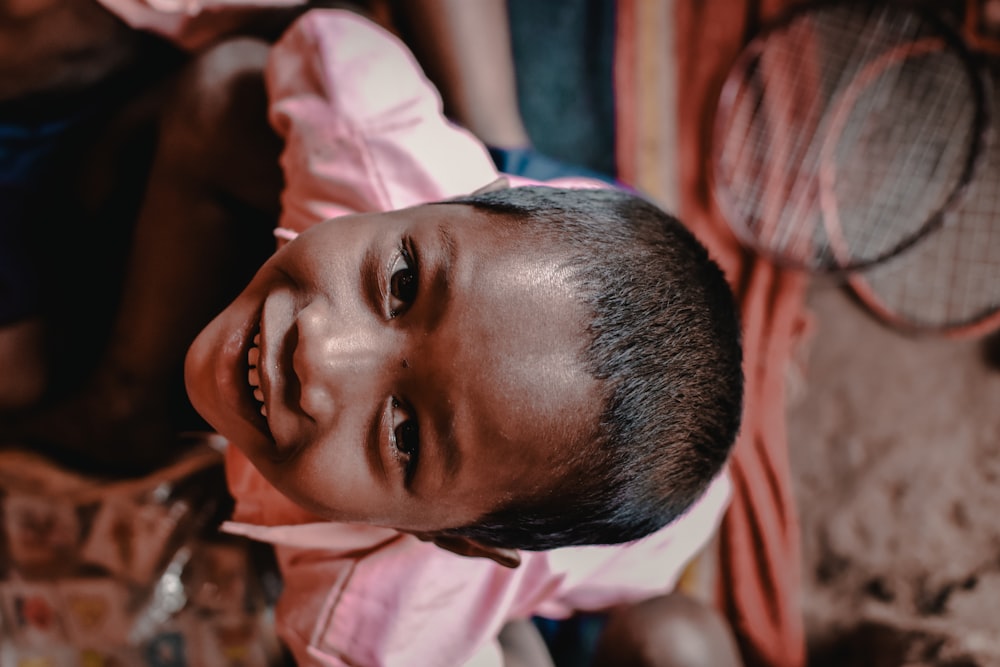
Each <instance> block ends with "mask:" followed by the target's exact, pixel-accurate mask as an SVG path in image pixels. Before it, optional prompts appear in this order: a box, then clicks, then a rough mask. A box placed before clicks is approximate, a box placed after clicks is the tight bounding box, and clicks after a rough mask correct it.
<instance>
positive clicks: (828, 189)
mask: <svg viewBox="0 0 1000 667" xmlns="http://www.w3.org/2000/svg"><path fill="white" fill-rule="evenodd" d="M984 86H985V84H984V82H983V78H982V74H981V72H980V62H979V60H978V58H977V57H976V56H975V55H974V54H972V53H971V52H970V51H969V50H968V49H967V48H966V47H965V45H964V43H963V41H962V38H961V36H960V35H959V34H958V32H957V31H956V30H955V29H953V28H952V27H951V26H950V24H948V23H947V22H946V21H944V20H943V19H942V18H941V17H939V16H938V15H937V14H935V13H933V12H931V11H930V10H929V9H927V8H925V7H923V6H920V5H914V4H910V3H895V2H888V3H879V4H872V3H867V2H819V3H810V4H807V5H800V6H796V7H795V8H793V9H792V10H791V11H790V12H788V13H787V14H785V15H784V16H783V17H782V18H780V19H779V20H778V21H776V22H774V23H773V24H771V25H769V26H768V27H766V28H764V29H763V30H762V31H761V32H760V33H758V34H757V35H756V36H755V37H753V38H752V39H751V40H750V41H749V43H748V44H747V45H746V47H745V48H744V49H743V50H742V52H741V53H740V55H739V56H738V58H737V60H736V62H735V63H734V65H733V67H732V68H731V69H730V72H729V74H728V76H727V77H726V79H725V82H724V83H723V86H722V89H721V92H720V95H719V98H718V102H717V105H716V109H715V111H716V113H715V124H714V128H713V137H712V165H713V168H712V173H711V176H712V178H711V181H712V191H713V195H714V198H715V201H716V203H717V204H718V206H719V208H720V210H721V211H722V213H723V215H724V216H725V218H726V220H727V221H728V223H729V225H730V227H731V229H732V230H733V232H734V234H735V235H736V236H737V237H738V238H739V239H740V240H741V241H742V242H743V243H744V245H746V246H748V247H750V248H751V249H753V250H755V251H756V252H758V253H760V254H762V255H764V256H767V257H769V258H770V259H771V260H772V261H774V262H776V263H778V264H780V265H783V266H788V267H792V268H797V269H805V270H809V271H813V272H817V273H839V272H849V271H853V270H857V269H861V268H864V267H867V266H872V265H874V264H877V263H878V262H881V261H884V260H886V259H888V258H890V257H893V256H895V255H897V254H899V253H901V252H902V251H904V250H906V249H907V248H909V247H910V246H912V245H913V244H915V243H916V242H917V241H918V240H919V239H921V238H922V237H924V236H925V235H926V234H928V233H930V232H931V231H933V230H934V229H936V228H937V227H938V226H940V224H941V222H942V215H943V213H944V212H945V211H947V209H948V208H949V207H950V206H952V205H954V203H955V202H956V201H958V200H959V199H960V198H961V195H962V191H963V189H964V188H965V187H967V186H968V183H969V181H970V180H971V178H972V176H973V174H974V171H975V167H976V164H977V161H978V159H979V157H980V156H981V154H982V153H983V145H984V142H985V136H986V129H987V128H988V126H989V114H988V109H987V105H986V93H985V90H984Z"/></svg>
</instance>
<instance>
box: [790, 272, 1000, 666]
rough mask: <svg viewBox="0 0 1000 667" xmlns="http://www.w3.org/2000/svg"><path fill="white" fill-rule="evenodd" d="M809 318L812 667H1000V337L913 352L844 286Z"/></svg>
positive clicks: (802, 451) (798, 401)
mask: <svg viewBox="0 0 1000 667" xmlns="http://www.w3.org/2000/svg"><path fill="white" fill-rule="evenodd" d="M809 303H810V307H811V309H812V311H813V313H814V315H815V316H816V324H817V327H816V331H815V334H814V335H813V337H812V340H811V343H810V344H809V345H808V348H807V350H808V352H807V357H806V358H807V371H806V382H805V385H804V388H803V390H802V391H800V392H799V396H798V397H793V398H792V400H791V401H790V406H789V442H790V445H791V452H792V453H791V456H792V466H793V470H794V476H795V483H796V493H797V496H798V501H799V506H800V515H801V522H802V539H803V545H804V552H803V555H804V568H803V576H804V579H805V582H804V587H805V591H806V595H805V600H804V607H805V614H806V622H807V628H808V632H809V636H810V647H811V662H810V665H811V666H818V667H826V666H827V665H829V666H831V667H832V666H836V667H841V666H854V665H858V666H865V665H872V666H874V667H890V666H891V667H896V666H899V665H908V666H913V667H915V666H917V665H928V666H931V665H933V666H935V667H943V666H948V667H967V666H981V667H992V666H993V665H1000V484H998V483H997V482H998V480H1000V338H998V337H996V336H994V337H993V338H988V339H985V340H982V339H981V340H976V341H952V340H944V339H940V338H919V339H916V338H913V337H907V336H904V335H901V334H899V333H897V332H895V331H893V330H891V329H889V328H887V327H885V326H883V325H881V324H880V323H878V322H876V321H875V320H874V319H873V318H872V317H871V316H869V315H868V313H867V311H865V310H864V309H863V308H862V307H861V306H859V305H858V304H857V303H856V302H854V301H853V300H851V299H850V297H849V295H847V294H846V293H845V292H844V291H843V290H842V289H840V288H839V287H837V286H836V285H833V284H831V283H822V282H821V283H817V284H815V285H814V286H813V288H812V290H811V292H810V297H809ZM793 384H794V383H793Z"/></svg>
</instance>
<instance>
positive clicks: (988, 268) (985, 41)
mask: <svg viewBox="0 0 1000 667" xmlns="http://www.w3.org/2000/svg"><path fill="white" fill-rule="evenodd" d="M981 4H982V3H981V1H977V0H973V2H972V3H970V7H969V9H968V11H969V14H968V15H967V17H966V18H967V22H966V29H967V31H971V32H967V33H966V38H967V40H968V43H969V44H971V45H973V48H975V49H977V50H984V51H992V52H994V53H1000V49H996V48H990V44H989V34H988V33H987V32H985V28H986V27H987V26H983V25H982V24H981V23H980V22H979V21H978V20H973V18H972V17H975V11H976V9H977V7H976V5H981ZM994 47H995V43H994ZM991 65H992V66H991V67H990V70H991V72H992V79H993V80H992V85H991V88H992V92H991V97H992V101H993V104H992V107H993V109H996V108H998V105H1000V85H998V84H1000V82H998V81H997V73H998V72H1000V61H998V60H997V59H994V60H993V61H992V63H991ZM848 283H849V285H850V286H851V288H852V289H853V291H854V293H855V294H856V295H857V296H858V298H860V299H861V301H863V302H864V303H865V305H867V306H868V307H869V308H870V309H871V310H872V311H873V312H874V313H875V314H876V315H878V316H879V317H880V318H881V319H882V320H884V321H886V322H887V323H889V324H891V325H893V326H895V327H897V328H901V329H904V330H908V331H910V332H913V333H937V334H942V335H946V336H949V337H953V338H960V337H972V336H979V335H983V334H986V333H988V332H990V331H992V330H994V329H996V328H998V327H1000V141H998V140H997V137H996V135H995V134H994V135H993V137H992V141H991V142H989V144H988V146H987V148H986V153H985V156H984V159H983V164H982V166H981V168H980V169H978V170H977V172H976V174H975V177H974V178H973V180H972V182H971V183H970V185H969V187H968V190H967V192H966V194H965V196H964V197H963V198H962V199H961V201H959V203H958V204H957V205H956V206H955V207H954V208H953V209H951V210H950V211H948V213H947V215H946V216H945V220H944V224H943V225H942V226H941V228H940V229H939V230H937V231H935V232H934V233H933V234H931V235H929V236H928V237H927V238H926V240H924V241H921V243H920V244H918V245H917V246H915V247H914V248H912V249H911V250H909V251H907V252H905V253H903V254H901V255H899V256H898V257H894V258H892V259H891V260H889V261H887V262H885V263H883V264H880V265H878V266H875V267H873V268H871V269H869V270H867V271H865V272H863V273H859V274H855V275H851V276H849V277H848Z"/></svg>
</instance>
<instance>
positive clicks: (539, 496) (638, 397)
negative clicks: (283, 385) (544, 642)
mask: <svg viewBox="0 0 1000 667" xmlns="http://www.w3.org/2000/svg"><path fill="white" fill-rule="evenodd" d="M446 203H454V204H465V205H469V206H472V207H474V208H476V209H478V210H480V211H482V212H485V213H487V214H489V215H490V216H493V217H495V222H496V224H498V225H500V226H502V227H504V228H507V229H509V230H510V231H511V232H513V234H514V235H515V237H517V236H520V238H521V239H523V240H524V241H525V242H527V243H530V244H531V245H532V247H539V246H540V247H542V248H543V251H545V252H547V253H551V254H552V255H553V257H554V258H555V261H558V262H559V263H560V265H561V266H563V267H564V268H565V269H567V271H568V275H569V284H570V286H571V289H572V290H573V291H574V293H575V294H576V295H578V298H579V299H580V301H581V303H582V305H583V306H584V308H585V310H586V311H587V312H586V313H585V317H586V318H589V322H588V324H587V328H586V331H583V332H581V336H586V337H587V339H586V340H585V343H584V345H585V347H584V349H585V352H584V355H583V359H582V363H583V364H584V365H585V367H586V368H587V370H588V371H589V372H590V373H591V374H592V376H593V377H594V378H596V379H597V380H598V382H599V385H600V391H601V393H602V399H603V405H600V406H597V408H598V409H599V410H600V419H599V422H598V426H597V428H596V431H595V432H594V433H593V434H592V437H591V438H590V439H589V441H588V442H586V443H581V446H579V447H572V448H568V449H570V451H567V452H566V458H565V460H564V461H562V462H561V464H562V465H560V466H559V470H560V472H559V473H558V474H554V479H553V480H552V483H551V484H550V485H549V486H548V487H547V488H544V489H541V490H539V491H538V492H537V493H535V494H533V495H531V496H530V497H520V498H512V499H510V501H509V502H508V503H507V504H506V505H504V506H501V507H499V508H497V509H496V510H494V511H492V512H490V513H489V514H487V515H485V516H483V517H480V518H479V519H478V520H476V521H475V522H474V523H472V524H470V525H466V526H462V527H459V528H455V529H450V530H448V531H445V532H446V533H447V534H451V535H459V536H464V537H469V538H473V539H475V540H478V541H479V542H481V543H484V544H488V545H492V546H499V547H506V548H519V549H525V550H533V551H536V550H545V549H553V548H558V547H565V546H572V545H584V544H615V543H621V542H628V541H631V540H635V539H638V538H641V537H643V536H645V535H648V534H650V533H652V532H655V531H656V530H658V529H660V528H662V527H663V526H665V525H666V524H668V523H669V522H671V521H673V520H674V519H675V518H677V517H678V516H680V515H681V514H682V513H683V512H684V511H685V510H686V509H687V508H688V507H690V506H691V504H692V503H693V502H694V501H695V500H697V499H698V497H699V496H700V495H701V494H702V493H703V492H704V491H705V489H706V488H707V486H708V485H709V484H710V482H711V481H712V480H713V479H714V478H715V476H716V475H718V474H719V472H720V470H721V468H722V466H723V464H724V463H725V462H726V460H727V457H728V455H729V451H730V449H731V448H732V444H733V441H734V440H735V438H736V433H737V430H738V428H739V424H740V418H741V413H742V402H743V372H742V352H741V343H740V325H739V318H738V314H737V309H736V305H735V302H734V299H733V295H732V292H731V290H730V288H729V285H728V284H727V282H726V280H725V277H724V275H723V273H722V271H721V270H720V269H719V267H718V265H717V264H716V263H715V262H714V261H713V260H712V259H711V258H710V257H709V255H708V252H707V250H706V249H705V247H704V246H703V245H702V244H701V243H700V242H699V241H698V240H697V239H696V238H695V237H694V235H693V234H692V233H691V232H690V231H689V230H688V229H687V228H685V227H684V226H683V225H682V224H681V223H680V222H679V221H678V220H677V219H676V218H674V217H673V216H671V215H669V214H667V213H666V212H664V211H663V210H661V209H660V208H659V207H657V206H655V205H654V204H652V203H650V202H648V201H646V200H644V199H642V198H641V197H638V196H635V195H632V194H629V193H626V192H623V191H620V190H613V189H571V190H567V189H556V188H549V187H541V186H537V187H519V188H510V189H505V190H498V191H493V192H488V193H485V194H478V195H472V196H468V197H462V198H458V199H453V200H449V201H448V202H446Z"/></svg>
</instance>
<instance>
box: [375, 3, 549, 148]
mask: <svg viewBox="0 0 1000 667" xmlns="http://www.w3.org/2000/svg"><path fill="white" fill-rule="evenodd" d="M393 11H394V17H395V20H396V22H397V23H398V25H399V28H400V32H401V33H402V34H403V36H404V38H405V39H406V42H407V44H409V45H410V48H412V49H413V52H414V54H415V55H416V56H417V59H418V60H419V61H420V63H421V64H422V65H423V67H424V70H425V71H426V72H427V75H428V76H429V77H430V79H431V81H433V82H434V84H435V85H436V86H437V88H438V89H439V90H440V91H441V96H442V98H443V99H444V104H445V112H446V113H447V114H448V115H449V116H451V117H452V118H453V119H454V120H455V121H456V122H458V123H459V124H461V125H462V126H463V127H465V128H467V129H468V130H469V131H471V132H472V133H473V134H475V135H476V136H477V137H479V138H480V139H482V140H483V141H484V142H485V143H486V144H488V145H490V146H495V147H498V148H522V147H527V146H530V145H531V140H530V138H529V137H528V132H527V130H526V129H525V127H524V122H523V120H522V119H521V111H520V108H519V106H518V99H517V83H516V78H515V73H514V57H513V54H512V53H511V42H510V20H509V17H508V14H507V2H506V0H474V1H473V2H469V0H397V1H396V2H395V3H394V4H393Z"/></svg>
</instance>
